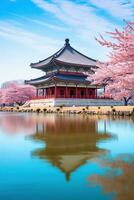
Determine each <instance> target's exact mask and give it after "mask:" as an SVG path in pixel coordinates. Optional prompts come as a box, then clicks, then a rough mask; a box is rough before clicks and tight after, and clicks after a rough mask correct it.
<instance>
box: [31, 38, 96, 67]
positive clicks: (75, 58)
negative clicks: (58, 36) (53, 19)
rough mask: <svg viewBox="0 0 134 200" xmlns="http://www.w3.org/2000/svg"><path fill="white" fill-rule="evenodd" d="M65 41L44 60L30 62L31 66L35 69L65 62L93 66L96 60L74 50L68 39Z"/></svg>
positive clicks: (73, 64)
mask: <svg viewBox="0 0 134 200" xmlns="http://www.w3.org/2000/svg"><path fill="white" fill-rule="evenodd" d="M65 41H66V43H65V45H64V47H63V48H61V49H60V50H59V51H58V52H56V53H55V54H53V55H52V56H50V57H48V58H46V59H45V60H42V61H39V62H37V63H31V67H33V68H37V69H43V68H45V67H46V66H49V65H50V66H52V65H57V64H66V65H72V66H83V67H91V66H92V67H94V66H96V65H97V61H96V60H94V59H92V58H89V57H87V56H85V55H83V54H82V53H80V52H78V51H77V50H75V49H74V48H73V47H71V45H70V44H69V39H66V40H65Z"/></svg>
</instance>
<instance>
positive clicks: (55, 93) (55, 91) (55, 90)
mask: <svg viewBox="0 0 134 200" xmlns="http://www.w3.org/2000/svg"><path fill="white" fill-rule="evenodd" d="M56 97H57V85H56V83H55V88H54V98H56Z"/></svg>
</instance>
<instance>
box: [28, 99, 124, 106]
mask: <svg viewBox="0 0 134 200" xmlns="http://www.w3.org/2000/svg"><path fill="white" fill-rule="evenodd" d="M28 104H29V105H30V106H61V105H63V106H68V107H70V106H121V105H123V104H124V103H123V101H115V100H112V99H60V98H59V99H40V100H30V101H29V102H27V105H28Z"/></svg>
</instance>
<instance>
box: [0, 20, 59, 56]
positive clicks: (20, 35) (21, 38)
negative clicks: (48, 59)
mask: <svg viewBox="0 0 134 200" xmlns="http://www.w3.org/2000/svg"><path fill="white" fill-rule="evenodd" d="M20 26H21V25H20ZM0 36H1V37H3V38H6V39H10V40H14V41H17V42H18V43H21V44H23V45H24V46H26V47H29V48H32V49H35V50H36V51H40V52H42V51H43V52H44V54H45V53H46V54H48V52H50V53H52V52H53V51H54V50H55V49H56V48H57V46H59V45H62V41H59V40H57V39H54V38H50V37H47V36H42V35H39V34H36V33H33V32H31V31H28V30H25V29H23V28H21V27H19V26H18V24H17V25H16V23H13V22H12V23H11V21H10V23H9V22H5V21H0Z"/></svg>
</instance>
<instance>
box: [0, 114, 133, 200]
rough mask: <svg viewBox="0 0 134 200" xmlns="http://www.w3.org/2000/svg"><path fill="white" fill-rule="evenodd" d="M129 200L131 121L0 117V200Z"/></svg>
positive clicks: (15, 115)
mask: <svg viewBox="0 0 134 200" xmlns="http://www.w3.org/2000/svg"><path fill="white" fill-rule="evenodd" d="M22 199H23V200H44V199H46V200H89V199H91V200H96V199H97V200H113V199H117V200H133V199H134V121H133V120H132V119H119V118H115V119H112V118H111V119H108V118H105V117H95V116H93V117H87V116H80V115H78V116H76V115H70V116H69V115H53V114H48V115H45V114H28V113H0V200H22Z"/></svg>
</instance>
